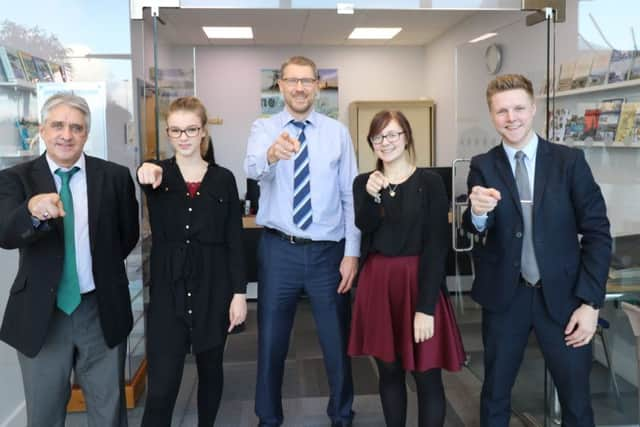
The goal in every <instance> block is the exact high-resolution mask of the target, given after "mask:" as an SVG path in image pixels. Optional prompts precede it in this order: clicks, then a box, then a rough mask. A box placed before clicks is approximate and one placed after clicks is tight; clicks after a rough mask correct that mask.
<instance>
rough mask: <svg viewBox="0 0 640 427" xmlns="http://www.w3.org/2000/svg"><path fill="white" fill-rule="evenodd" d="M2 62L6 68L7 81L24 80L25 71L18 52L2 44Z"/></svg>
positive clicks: (0, 52)
mask: <svg viewBox="0 0 640 427" xmlns="http://www.w3.org/2000/svg"><path fill="white" fill-rule="evenodd" d="M0 63H2V67H3V68H4V72H5V75H6V76H7V81H10V82H16V81H24V80H25V73H24V67H23V66H22V61H21V60H20V57H19V56H18V54H17V53H16V52H15V51H14V50H11V49H9V48H6V47H2V46H0Z"/></svg>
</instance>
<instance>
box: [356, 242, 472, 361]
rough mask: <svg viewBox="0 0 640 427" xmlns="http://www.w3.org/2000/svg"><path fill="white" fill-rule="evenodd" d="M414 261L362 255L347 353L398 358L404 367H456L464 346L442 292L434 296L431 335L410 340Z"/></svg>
mask: <svg viewBox="0 0 640 427" xmlns="http://www.w3.org/2000/svg"><path fill="white" fill-rule="evenodd" d="M418 263H419V257H418V256H401V257H388V256H384V255H380V254H373V255H370V256H369V257H368V259H367V261H366V262H365V265H364V267H363V269H362V271H361V272H360V276H359V279H358V288H357V291H356V299H355V305H354V309H353V318H352V321H351V335H350V338H349V355H350V356H375V357H377V358H379V359H381V360H383V361H385V362H393V361H395V360H396V359H398V358H399V359H400V362H401V363H402V366H403V367H404V369H405V370H407V371H419V372H422V371H426V370H429V369H432V368H444V369H446V370H448V371H458V370H460V369H461V367H462V365H463V363H464V360H465V353H464V348H463V346H462V339H461V338H460V331H459V330H458V325H457V323H456V319H455V314H454V312H453V307H452V306H451V302H450V301H449V298H448V296H447V295H445V293H444V292H442V291H441V292H440V293H439V295H438V301H437V304H436V309H435V313H434V334H433V337H431V338H430V339H428V340H426V341H423V342H421V343H419V344H416V343H415V342H414V339H413V318H414V314H415V312H416V303H417V300H418Z"/></svg>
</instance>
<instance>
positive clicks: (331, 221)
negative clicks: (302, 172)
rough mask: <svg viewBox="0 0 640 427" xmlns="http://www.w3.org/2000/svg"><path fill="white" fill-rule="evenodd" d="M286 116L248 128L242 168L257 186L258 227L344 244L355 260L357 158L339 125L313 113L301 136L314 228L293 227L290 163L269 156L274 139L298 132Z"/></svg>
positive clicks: (357, 250)
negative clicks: (271, 160)
mask: <svg viewBox="0 0 640 427" xmlns="http://www.w3.org/2000/svg"><path fill="white" fill-rule="evenodd" d="M292 120H295V119H294V117H293V116H292V115H291V114H290V113H289V112H288V111H287V110H283V111H281V112H280V113H278V114H276V115H273V116H271V117H269V118H262V119H258V120H256V121H255V122H254V123H253V126H252V127H251V135H250V136H249V143H248V145H247V156H246V158H245V161H244V168H245V172H246V173H247V176H248V177H249V178H253V179H257V180H259V182H260V208H259V210H258V215H257V218H256V223H257V224H259V225H262V226H265V227H270V228H274V229H277V230H280V231H282V232H284V233H286V234H291V235H294V236H298V237H305V238H309V239H313V240H332V241H336V242H337V241H340V240H342V239H345V253H344V254H345V256H359V253H360V231H359V230H358V229H357V227H356V226H355V222H354V209H353V191H352V185H353V180H354V178H355V177H356V175H357V174H358V168H357V165H356V157H355V152H354V150H353V144H352V142H351V137H350V136H349V132H348V131H347V128H346V127H345V126H344V125H343V124H342V123H340V122H338V121H337V120H334V119H332V118H329V117H327V116H325V115H323V114H320V113H317V112H315V111H312V112H311V113H310V114H309V116H308V117H307V118H306V119H305V120H306V121H307V126H306V128H305V130H304V133H305V136H306V138H307V144H308V150H309V173H310V179H311V207H312V215H313V222H312V223H311V225H310V226H309V228H307V229H306V230H301V229H299V228H298V227H296V226H295V224H294V223H293V163H294V158H293V157H292V158H291V159H289V160H279V161H277V162H275V163H273V164H271V165H269V162H268V161H267V150H268V149H269V147H270V146H271V145H272V144H273V142H274V141H275V140H276V138H277V137H278V135H280V134H281V133H282V132H284V131H287V132H288V133H289V134H290V135H292V136H296V137H297V136H298V134H299V133H300V129H298V128H296V127H295V126H294V125H293V124H292V123H291V121H292Z"/></svg>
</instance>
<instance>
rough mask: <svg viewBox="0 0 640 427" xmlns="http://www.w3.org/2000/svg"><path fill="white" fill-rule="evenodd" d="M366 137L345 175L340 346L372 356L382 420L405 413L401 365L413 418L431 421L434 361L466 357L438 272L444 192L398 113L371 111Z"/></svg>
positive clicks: (436, 398)
mask: <svg viewBox="0 0 640 427" xmlns="http://www.w3.org/2000/svg"><path fill="white" fill-rule="evenodd" d="M368 141H369V146H370V147H371V148H372V150H373V152H374V153H375V155H376V156H377V158H378V160H377V166H376V170H374V171H373V172H368V173H364V174H361V175H359V176H358V177H357V178H356V179H355V181H354V184H353V197H354V206H355V217H356V225H357V226H358V228H360V230H361V231H362V243H361V251H360V260H361V268H360V273H359V279H358V287H357V291H356V299H355V306H354V313H353V319H352V323H351V336H350V342H349V354H350V355H351V356H361V355H368V356H373V357H374V359H375V361H376V364H377V366H378V372H379V391H380V399H381V401H382V409H383V412H384V417H385V421H386V424H387V426H390V427H401V426H404V425H405V423H406V413H407V410H406V408H407V393H406V385H405V372H406V371H410V372H411V374H412V375H413V377H414V379H415V382H416V386H417V397H418V426H419V427H426V426H429V427H432V426H438V427H439V426H442V425H443V424H444V417H445V406H446V404H445V397H444V388H443V385H442V375H441V369H442V368H445V369H447V370H451V371H457V370H459V369H460V368H461V367H462V364H463V362H464V358H465V354H464V350H463V347H462V341H461V339H460V333H459V331H458V327H457V324H456V321H455V316H454V313H453V308H452V306H451V303H450V302H449V299H448V297H447V289H446V281H445V278H446V271H445V269H446V258H447V252H448V250H449V230H450V227H449V225H448V211H449V202H448V199H447V194H446V191H445V187H444V183H443V182H442V179H441V178H440V176H439V175H436V174H435V173H433V172H429V171H428V170H427V169H423V168H416V166H415V164H414V159H415V152H414V150H415V149H414V142H413V135H412V132H411V126H410V125H409V122H408V121H407V118H406V117H405V116H404V114H402V113H401V112H399V111H381V112H379V113H378V114H376V115H375V117H374V118H373V120H372V121H371V125H370V127H369V135H368Z"/></svg>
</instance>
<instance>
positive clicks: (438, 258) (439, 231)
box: [353, 168, 450, 315]
mask: <svg viewBox="0 0 640 427" xmlns="http://www.w3.org/2000/svg"><path fill="white" fill-rule="evenodd" d="M415 173H416V174H418V176H417V177H415V178H418V179H419V183H418V186H417V192H416V194H415V198H417V199H418V201H419V203H420V204H421V211H422V212H423V215H421V217H420V220H419V222H417V223H409V222H407V227H410V228H411V229H413V230H415V232H419V233H421V235H422V250H421V252H420V253H419V254H415V255H419V256H420V261H419V265H420V267H419V272H418V303H417V306H416V311H419V312H422V313H426V314H429V315H433V313H434V312H435V306H436V303H437V299H438V293H439V291H440V290H441V289H442V290H445V289H446V259H447V253H448V250H449V243H450V239H449V236H450V231H449V221H448V213H449V202H448V199H447V193H446V190H445V187H444V183H443V182H442V178H441V177H440V176H439V175H437V174H435V173H433V172H430V171H429V170H428V169H425V168H418V169H417V170H416V172H415ZM370 174H371V172H368V173H364V174H361V175H359V176H358V177H356V179H355V181H354V182H353V197H354V207H355V217H356V225H357V226H358V228H359V229H360V230H361V231H362V240H361V249H360V268H362V266H363V265H364V263H365V262H366V260H367V257H368V255H369V254H370V253H372V252H373V251H374V248H373V239H374V236H375V233H376V230H378V228H379V227H380V225H381V224H382V223H383V222H384V221H385V218H393V220H398V219H399V218H402V215H403V207H402V206H401V205H400V203H398V202H397V200H394V198H392V197H391V196H390V195H389V192H388V191H386V190H385V191H382V192H381V197H382V203H381V204H377V203H375V202H374V199H373V198H372V197H371V196H370V195H369V194H368V193H367V191H366V184H367V180H368V179H369V175H370ZM413 178H414V177H413V176H412V177H411V178H409V179H413ZM401 185H402V184H401ZM414 187H415V186H414ZM414 187H412V188H414ZM415 198H413V196H410V197H409V199H408V200H415ZM405 200H407V199H405ZM401 220H402V219H401ZM403 255H410V254H408V253H407V254H403Z"/></svg>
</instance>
